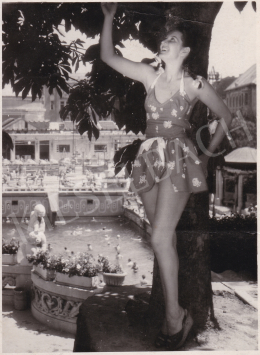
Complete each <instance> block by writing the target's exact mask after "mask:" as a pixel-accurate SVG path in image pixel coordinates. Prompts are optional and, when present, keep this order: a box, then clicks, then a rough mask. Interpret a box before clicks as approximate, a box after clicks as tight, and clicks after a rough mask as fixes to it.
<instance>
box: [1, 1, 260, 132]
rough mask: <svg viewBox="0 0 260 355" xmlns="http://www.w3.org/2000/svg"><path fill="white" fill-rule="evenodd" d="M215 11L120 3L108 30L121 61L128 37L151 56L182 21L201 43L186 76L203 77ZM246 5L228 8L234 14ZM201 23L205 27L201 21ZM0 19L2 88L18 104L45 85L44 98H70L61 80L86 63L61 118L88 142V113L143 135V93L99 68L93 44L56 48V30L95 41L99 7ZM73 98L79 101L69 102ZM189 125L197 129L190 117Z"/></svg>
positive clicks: (9, 13)
mask: <svg viewBox="0 0 260 355" xmlns="http://www.w3.org/2000/svg"><path fill="white" fill-rule="evenodd" d="M221 4H222V3H204V2H197V3H190V2H182V3H172V2H155V3H145V4H144V3H138V2H137V3H119V5H118V11H117V13H116V16H115V19H114V26H113V40H114V44H115V45H116V46H117V53H118V54H119V55H121V53H120V48H122V47H124V45H123V43H122V41H124V40H126V39H129V38H132V39H135V40H139V41H140V43H141V44H142V45H143V46H144V47H146V48H148V49H150V50H151V51H152V52H153V53H156V52H157V48H158V43H159V40H160V38H161V36H162V34H163V31H162V30H163V29H164V30H170V27H171V25H172V24H173V23H176V22H178V21H180V20H181V21H183V20H185V21H186V22H187V23H191V24H192V26H193V28H194V31H195V32H196V37H197V38H199V39H200V40H199V41H196V52H194V53H193V55H192V63H193V65H192V68H191V69H192V70H193V71H194V72H195V74H199V75H202V76H204V77H206V76H207V64H208V57H207V56H205V54H204V53H205V50H206V51H207V50H208V49H209V45H210V38H209V37H208V36H207V33H208V31H211V28H212V26H213V23H214V19H215V15H216V13H217V12H218V11H219V9H220V7H221ZM245 4H246V2H235V6H236V7H237V8H238V10H239V11H242V9H243V8H244V6H245ZM253 7H254V8H255V3H253ZM183 14H185V16H183ZM201 18H205V19H206V20H205V21H203V22H201ZM2 20H3V26H2V30H3V77H2V82H3V87H4V86H5V84H9V83H10V84H11V86H12V88H13V90H14V92H15V93H16V95H18V94H19V93H22V98H23V99H24V98H26V96H27V95H28V93H29V92H30V91H31V93H32V100H33V101H34V100H35V99H36V98H37V97H39V98H40V97H41V95H42V89H43V86H44V85H45V86H47V87H48V89H49V93H50V94H51V93H52V92H53V89H56V90H57V92H58V93H59V95H60V96H62V91H64V92H66V93H69V92H70V86H69V84H68V79H69V76H70V73H71V67H72V66H73V65H75V69H76V71H77V69H78V67H79V62H80V61H82V62H83V63H84V64H85V63H86V62H89V63H91V64H92V71H91V73H89V74H88V75H87V78H86V79H85V80H83V81H82V82H79V83H77V84H76V86H75V87H74V88H73V89H71V96H70V98H69V100H68V105H67V106H66V107H65V108H64V109H63V110H62V112H61V118H63V119H65V118H66V116H67V115H68V114H70V115H71V118H72V120H73V121H75V122H76V126H77V128H78V130H79V132H80V133H81V134H83V133H84V132H86V131H87V132H88V136H89V139H91V137H92V135H94V136H95V138H98V135H99V132H98V128H97V127H96V123H95V121H96V119H95V113H96V114H97V115H98V116H100V117H107V116H108V115H109V114H110V113H111V112H112V111H113V112H114V117H115V120H116V123H117V125H118V126H119V128H120V129H121V128H122V127H123V126H125V127H126V131H127V132H128V131H130V130H132V131H133V132H134V133H138V132H140V131H141V132H142V133H144V131H145V128H146V124H145V112H144V109H143V100H144V97H145V91H144V87H143V86H142V85H141V84H139V83H135V82H133V81H132V80H130V79H127V78H125V77H123V76H122V75H121V74H119V73H117V72H115V71H114V70H113V69H111V68H109V67H108V66H107V65H106V64H104V63H103V62H102V61H101V60H100V55H99V45H98V44H97V45H92V46H90V47H89V48H85V47H84V42H83V41H81V40H79V39H78V40H76V41H73V42H72V43H70V44H67V43H66V42H65V41H62V34H61V32H60V31H59V28H60V26H64V30H65V31H66V32H68V31H70V29H71V27H72V26H74V27H75V29H76V30H80V31H81V32H82V33H84V34H86V36H87V37H89V38H95V37H96V36H97V35H99V34H100V32H101V29H102V24H103V13H102V10H101V7H100V3H95V2H90V3H86V2H85V3H72V2H70V3H36V2H32V3H31V2H30V3H28V2H27V3H22V2H20V3H19V2H17V3H4V4H3V16H2ZM62 32H64V31H62ZM58 33H60V34H61V36H58ZM194 41H195V36H194ZM77 95H79V97H80V99H76V96H77ZM115 103H117V104H115ZM133 103H134V105H133ZM192 121H193V122H197V118H196V117H195V118H194V119H193V120H192ZM199 123H200V122H199Z"/></svg>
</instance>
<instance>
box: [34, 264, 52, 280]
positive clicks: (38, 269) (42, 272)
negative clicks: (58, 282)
mask: <svg viewBox="0 0 260 355" xmlns="http://www.w3.org/2000/svg"><path fill="white" fill-rule="evenodd" d="M33 271H34V272H35V274H37V275H38V276H40V277H41V278H42V279H43V280H45V281H52V280H54V279H55V270H49V269H44V268H43V266H42V265H41V264H39V265H33Z"/></svg>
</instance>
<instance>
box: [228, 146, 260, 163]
mask: <svg viewBox="0 0 260 355" xmlns="http://www.w3.org/2000/svg"><path fill="white" fill-rule="evenodd" d="M256 152H257V150H256V149H255V148H250V147H243V148H237V149H235V150H233V151H232V152H231V153H229V154H228V155H226V156H225V157H224V159H225V161H226V162H227V163H251V164H252V163H256V162H257V154H256Z"/></svg>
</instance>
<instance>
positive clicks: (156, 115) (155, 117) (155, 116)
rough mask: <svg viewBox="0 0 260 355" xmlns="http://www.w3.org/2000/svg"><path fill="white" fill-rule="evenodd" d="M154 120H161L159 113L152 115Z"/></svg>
mask: <svg viewBox="0 0 260 355" xmlns="http://www.w3.org/2000/svg"><path fill="white" fill-rule="evenodd" d="M152 118H154V119H155V120H157V118H159V113H158V112H155V113H152Z"/></svg>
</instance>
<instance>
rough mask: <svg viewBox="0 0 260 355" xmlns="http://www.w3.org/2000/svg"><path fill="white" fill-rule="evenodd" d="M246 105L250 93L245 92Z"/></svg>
mask: <svg viewBox="0 0 260 355" xmlns="http://www.w3.org/2000/svg"><path fill="white" fill-rule="evenodd" d="M245 105H248V93H247V92H246V93H245Z"/></svg>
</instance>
